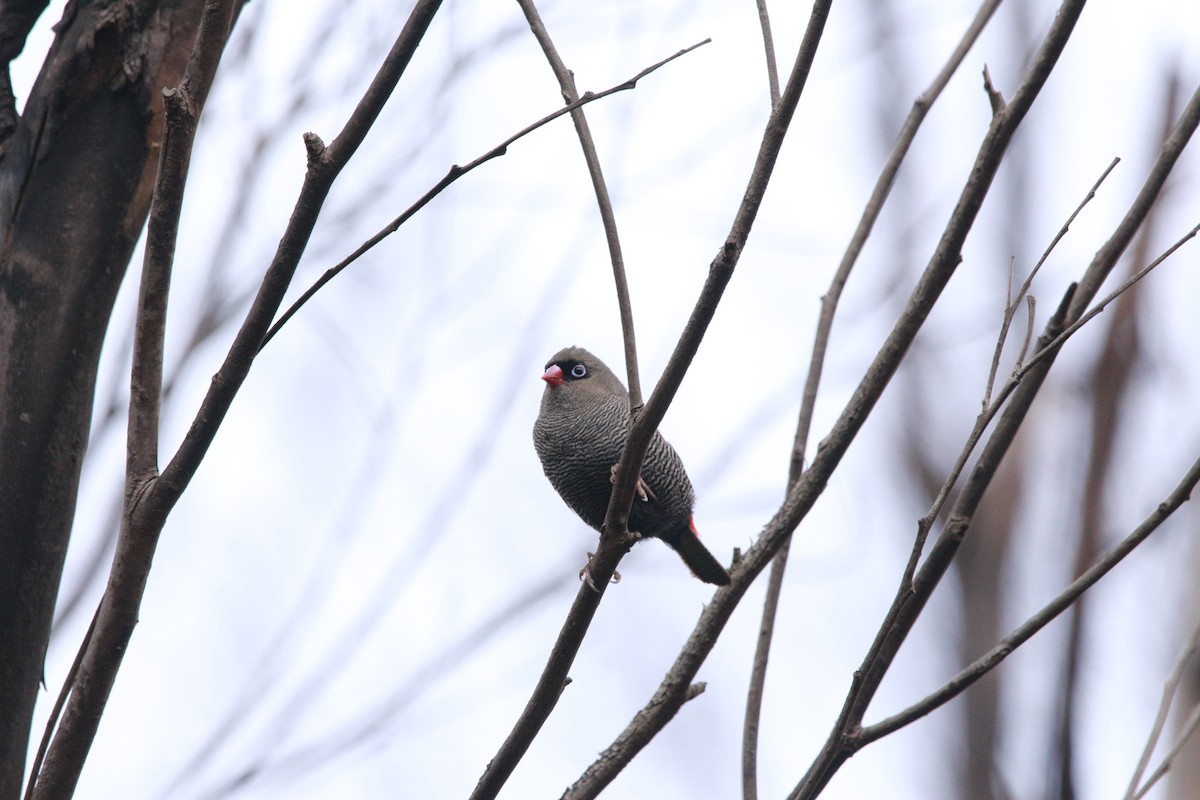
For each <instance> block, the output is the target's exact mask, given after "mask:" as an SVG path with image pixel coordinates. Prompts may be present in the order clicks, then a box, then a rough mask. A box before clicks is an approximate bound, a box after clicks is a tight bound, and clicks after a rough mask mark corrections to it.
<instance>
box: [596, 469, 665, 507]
mask: <svg viewBox="0 0 1200 800" xmlns="http://www.w3.org/2000/svg"><path fill="white" fill-rule="evenodd" d="M617 466H618V465H617V464H613V465H612V469H611V470H609V473H608V482H609V483H614V484H615V483H616V482H617ZM635 490H636V491H637V495H638V497H640V498H642V502H643V503H646V502H649V501H650V500H657V499H658V495H656V494H655V493H654V490H653V489H651V488H650V484H648V483H646V481H645V480H644V479H643V478H642V476H641V475H638V479H637V486H636V487H635Z"/></svg>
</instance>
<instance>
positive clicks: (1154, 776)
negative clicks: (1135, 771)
mask: <svg viewBox="0 0 1200 800" xmlns="http://www.w3.org/2000/svg"><path fill="white" fill-rule="evenodd" d="M1197 726H1200V705H1198V706H1196V707H1194V708H1193V709H1192V713H1190V714H1188V718H1187V720H1185V721H1184V723H1183V726H1182V729H1181V730H1180V732H1179V736H1178V737H1177V738H1176V739H1175V742H1174V743H1173V744H1172V745H1171V749H1170V750H1168V751H1167V753H1166V755H1164V756H1163V760H1162V763H1160V764H1159V765H1158V768H1157V769H1155V770H1154V772H1152V773H1150V777H1149V778H1147V779H1146V783H1145V785H1143V786H1142V788H1141V789H1139V790H1138V793H1137V794H1136V795H1134V800H1141V798H1143V797H1145V796H1146V795H1147V794H1148V793H1149V791H1150V790H1151V789H1153V788H1154V784H1156V783H1158V781H1159V779H1161V778H1162V777H1163V776H1164V775H1166V774H1167V771H1168V770H1170V769H1171V764H1173V763H1174V762H1175V757H1176V756H1178V755H1179V751H1180V750H1182V749H1183V746H1184V745H1185V744H1187V741H1188V739H1190V738H1191V737H1192V734H1194V733H1195V732H1196V728H1197Z"/></svg>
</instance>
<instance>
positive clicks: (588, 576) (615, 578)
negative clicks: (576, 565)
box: [579, 553, 621, 594]
mask: <svg viewBox="0 0 1200 800" xmlns="http://www.w3.org/2000/svg"><path fill="white" fill-rule="evenodd" d="M594 555H596V554H595V553H588V560H587V563H586V564H584V565H583V569H581V570H579V580H581V581H584V580H586V581H587V585H588V586H590V587H592V591H593V592H595V593H596V594H599V593H600V589H599V588H598V587H597V586H596V582H595V581H594V580H592V556H594ZM608 582H609V583H620V582H621V573H619V572H617V571H616V570H615V569H614V570H613V574H612V577H611V578H609V579H608Z"/></svg>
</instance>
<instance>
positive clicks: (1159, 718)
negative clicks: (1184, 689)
mask: <svg viewBox="0 0 1200 800" xmlns="http://www.w3.org/2000/svg"><path fill="white" fill-rule="evenodd" d="M1197 652H1200V620H1197V622H1196V624H1195V625H1194V626H1193V627H1192V633H1191V635H1190V636H1188V639H1187V643H1186V644H1185V645H1184V648H1183V652H1182V653H1180V654H1179V658H1178V659H1177V660H1176V661H1175V667H1174V669H1172V670H1171V675H1170V677H1168V678H1167V682H1166V683H1165V684H1164V685H1163V693H1162V700H1161V701H1160V702H1159V704H1158V714H1157V715H1155V717H1154V724H1153V725H1152V726H1151V727H1150V734H1149V735H1148V736H1147V737H1146V746H1145V748H1143V749H1142V756H1141V758H1139V759H1138V763H1137V767H1136V768H1135V769H1134V770H1133V777H1131V778H1130V779H1129V788H1128V789H1126V790H1125V800H1137V799H1138V798H1139V797H1141V796H1142V795H1144V794H1145V793H1146V792H1148V791H1149V790H1150V787H1152V786H1153V785H1154V783H1155V781H1156V779H1157V778H1156V776H1157V774H1158V772H1157V771H1156V772H1155V775H1152V776H1151V778H1150V779H1149V780H1148V781H1146V784H1145V785H1144V786H1142V787H1141V789H1140V790H1139V789H1138V784H1140V783H1141V781H1142V775H1144V774H1145V773H1146V768H1147V767H1149V766H1150V757H1151V756H1153V755H1154V748H1155V747H1157V746H1158V740H1159V739H1160V738H1161V737H1162V732H1163V729H1164V728H1165V727H1166V724H1167V717H1168V715H1169V714H1170V711H1171V704H1172V703H1173V702H1174V700H1175V693H1176V692H1177V691H1178V690H1179V686H1180V684H1181V683H1183V678H1184V675H1185V674H1187V666H1188V664H1189V663H1190V662H1191V660H1192V659H1193V658H1195V656H1196V654H1197ZM1195 715H1196V714H1195V712H1193V717H1194V716H1195ZM1189 722H1191V720H1189ZM1190 735H1191V729H1189V727H1188V726H1186V725H1185V726H1184V730H1183V733H1182V734H1181V735H1180V737H1179V739H1178V743H1177V745H1176V746H1175V747H1172V748H1171V749H1172V751H1176V750H1177V748H1178V745H1180V744H1182V743H1183V741H1185V740H1186V739H1187V737H1188V736H1190ZM1170 760H1171V759H1170V755H1168V757H1167V758H1164V759H1163V764H1164V765H1166V764H1169V763H1170ZM1165 772H1166V770H1163V773H1164V774H1165Z"/></svg>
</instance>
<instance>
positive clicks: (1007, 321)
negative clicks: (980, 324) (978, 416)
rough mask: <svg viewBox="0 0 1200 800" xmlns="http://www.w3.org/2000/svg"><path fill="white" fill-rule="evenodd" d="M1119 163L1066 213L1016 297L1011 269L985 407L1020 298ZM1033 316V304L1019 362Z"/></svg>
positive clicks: (984, 394)
mask: <svg viewBox="0 0 1200 800" xmlns="http://www.w3.org/2000/svg"><path fill="white" fill-rule="evenodd" d="M1119 163H1121V159H1119V158H1114V159H1113V160H1112V162H1111V163H1110V164H1109V165H1108V168H1107V169H1105V170H1104V172H1103V173H1101V175H1100V177H1099V178H1098V179H1097V180H1096V182H1095V183H1094V184H1092V188H1091V189H1089V190H1088V193H1087V195H1086V196H1084V198H1083V200H1082V201H1080V203H1079V205H1078V206H1076V207H1075V210H1074V211H1073V212H1071V216H1069V217H1067V221H1066V222H1064V223H1063V225H1062V227H1061V228H1059V229H1058V233H1056V234H1055V235H1054V238H1053V239H1051V240H1050V244H1049V245H1047V247H1046V249H1045V250H1044V251H1043V252H1042V257H1041V258H1039V259H1038V260H1037V263H1036V264H1034V265H1033V269H1031V270H1030V271H1029V275H1027V276H1026V277H1025V280H1024V281H1022V283H1021V288H1020V289H1018V290H1017V295H1016V297H1012V296H1011V281H1012V278H1011V274H1012V273H1011V272H1010V273H1009V276H1010V277H1009V282H1010V292H1009V294H1010V296H1009V297H1008V298H1007V300H1006V305H1005V306H1004V319H1003V321H1002V322H1001V324H1000V335H999V336H998V337H997V338H996V350H995V352H993V353H992V367H991V369H990V370H989V371H988V383H987V389H985V390H984V393H983V407H984V409H987V407H988V404H989V403H990V402H991V398H992V387H993V386H995V382H996V374H997V373H998V372H999V370H1000V355H1001V354H1002V353H1003V352H1004V343H1005V342H1006V341H1008V329H1009V327H1010V326H1011V325H1012V321H1013V318H1014V317H1015V316H1016V314H1017V309H1018V308H1020V307H1021V301H1022V300H1023V299H1025V297H1027V296H1028V295H1029V287H1030V286H1031V285H1032V284H1033V279H1034V278H1035V277H1037V274H1038V273H1039V272H1040V271H1041V269H1042V265H1043V264H1045V263H1046V259H1048V258H1050V254H1051V253H1053V252H1054V248H1055V247H1057V246H1058V243H1059V242H1061V241H1062V240H1063V237H1064V236H1066V235H1067V231H1069V230H1070V229H1071V223H1073V222H1074V221H1075V218H1076V217H1078V216H1079V213H1080V212H1081V211H1083V207H1084V206H1086V205H1087V204H1088V203H1090V202H1091V201H1092V199H1093V198H1095V196H1096V191H1097V190H1098V189H1099V188H1100V184H1102V183H1104V181H1105V179H1106V178H1108V176H1109V174H1110V173H1111V172H1112V171H1113V170H1114V169H1116V167H1117V164H1119ZM1030 300H1031V302H1032V298H1030ZM1032 320H1033V307H1032V306H1030V309H1029V323H1028V325H1027V327H1026V333H1025V344H1024V345H1023V346H1022V348H1021V358H1020V359H1018V360H1017V361H1018V364H1019V363H1020V361H1021V359H1023V358H1024V356H1025V352H1026V350H1027V348H1028V347H1029V340H1030V332H1031V331H1032V325H1033V322H1032Z"/></svg>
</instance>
